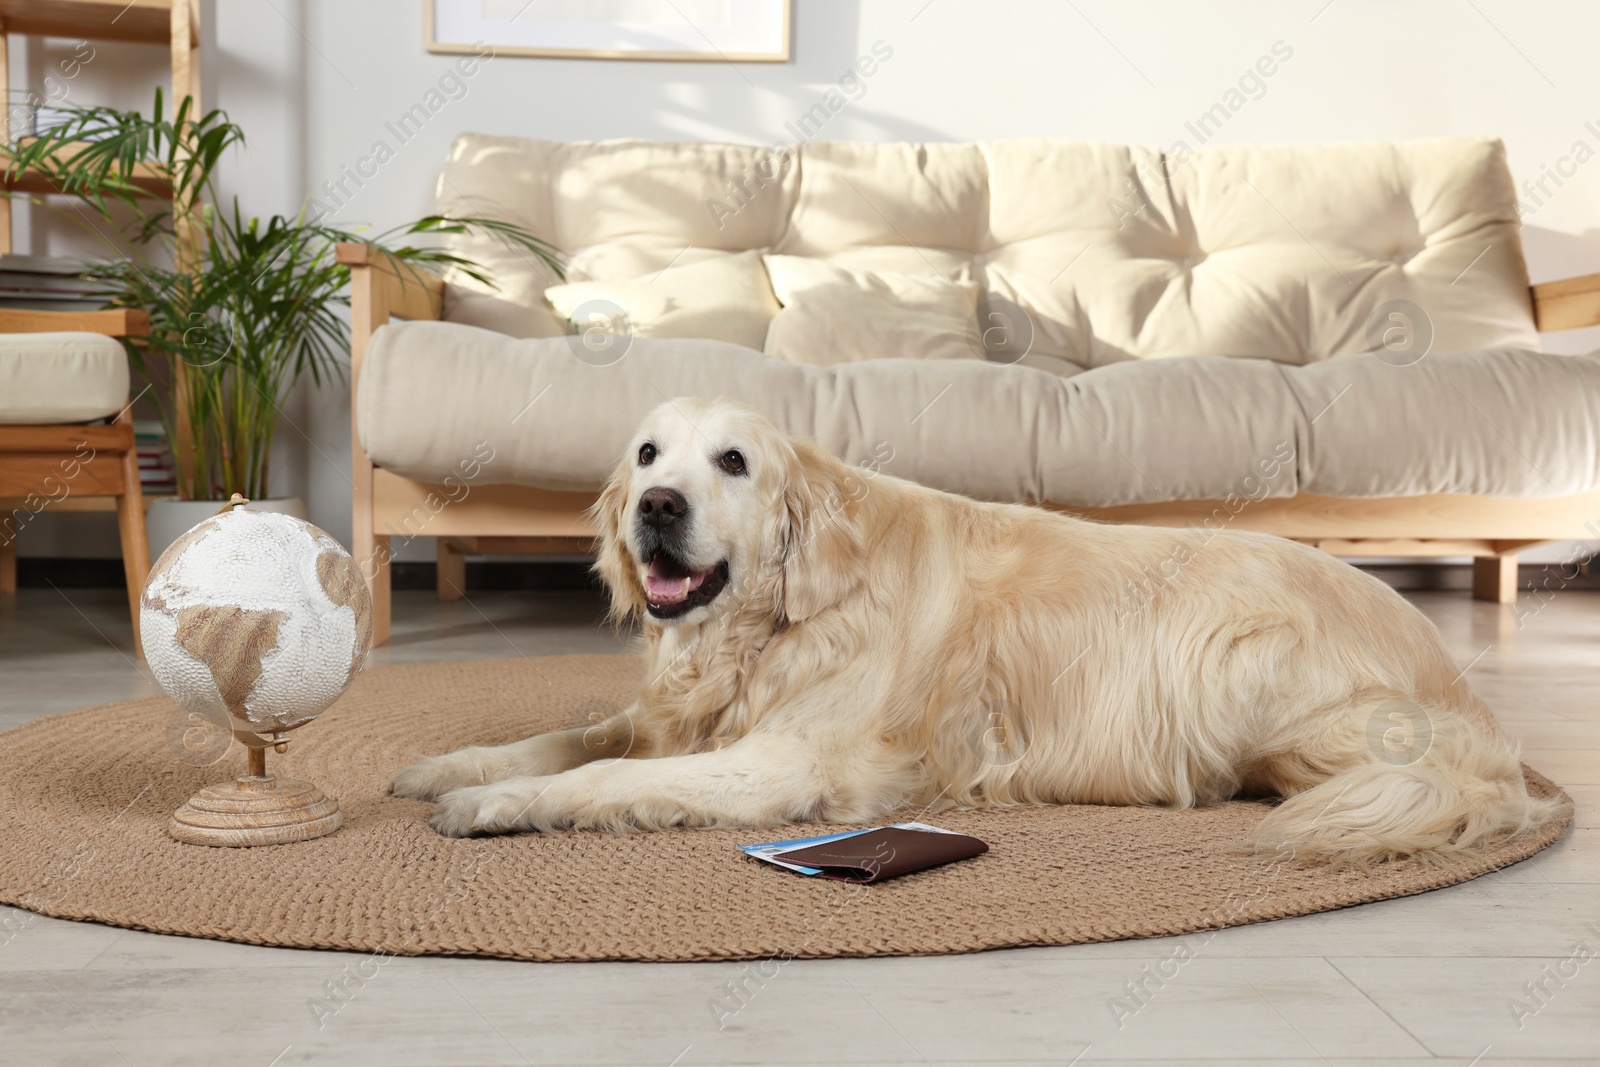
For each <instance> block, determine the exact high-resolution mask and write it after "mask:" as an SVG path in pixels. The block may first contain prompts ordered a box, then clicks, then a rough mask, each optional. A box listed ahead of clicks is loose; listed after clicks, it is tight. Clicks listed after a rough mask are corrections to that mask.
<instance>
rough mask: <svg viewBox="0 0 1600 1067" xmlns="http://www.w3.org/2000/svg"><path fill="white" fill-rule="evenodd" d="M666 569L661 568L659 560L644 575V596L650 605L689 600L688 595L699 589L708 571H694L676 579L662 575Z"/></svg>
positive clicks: (653, 562) (652, 563)
mask: <svg viewBox="0 0 1600 1067" xmlns="http://www.w3.org/2000/svg"><path fill="white" fill-rule="evenodd" d="M666 569H667V568H664V567H663V566H662V563H661V560H659V559H657V560H654V561H652V562H651V564H650V572H649V573H648V574H646V575H645V579H644V588H645V594H646V595H647V596H649V598H650V602H651V603H652V604H678V603H682V602H683V601H684V600H687V599H688V598H689V594H690V593H691V592H693V591H694V590H696V589H699V588H700V584H701V583H702V582H704V581H705V580H706V575H708V574H710V573H711V572H710V571H695V572H694V573H692V574H688V575H678V576H676V577H674V576H671V575H668V574H664V573H662V572H663V571H664V570H666Z"/></svg>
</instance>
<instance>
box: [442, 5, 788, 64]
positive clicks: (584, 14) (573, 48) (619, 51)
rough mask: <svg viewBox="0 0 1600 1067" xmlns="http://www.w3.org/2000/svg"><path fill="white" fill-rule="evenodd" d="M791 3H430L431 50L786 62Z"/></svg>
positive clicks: (558, 55)
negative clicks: (485, 50)
mask: <svg viewBox="0 0 1600 1067" xmlns="http://www.w3.org/2000/svg"><path fill="white" fill-rule="evenodd" d="M789 3H790V0H428V2H427V4H426V5H425V14H424V18H425V19H426V22H427V26H426V27H425V30H424V33H425V35H426V39H427V42H428V51H430V52H448V53H472V52H474V51H476V50H478V49H479V48H480V47H481V45H484V44H486V45H488V46H489V47H490V48H492V49H494V52H495V54H496V55H506V56H548V57H554V58H558V59H676V60H688V61H699V62H718V61H729V62H736V63H785V62H787V61H788V59H789Z"/></svg>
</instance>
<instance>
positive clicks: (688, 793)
mask: <svg viewBox="0 0 1600 1067" xmlns="http://www.w3.org/2000/svg"><path fill="white" fill-rule="evenodd" d="M647 441H648V442H651V443H653V444H654V445H655V447H656V448H657V449H658V450H659V456H658V458H656V459H655V461H654V462H653V463H652V464H650V465H649V466H640V465H639V463H638V459H637V454H638V449H639V446H640V445H641V444H642V443H644V442H647ZM729 449H738V450H739V451H741V452H742V453H743V454H744V456H745V457H746V460H747V464H748V472H747V473H746V474H744V475H741V476H733V475H729V474H728V473H726V472H725V471H724V470H722V469H720V468H719V467H718V465H717V462H716V460H717V457H718V456H720V455H722V454H723V453H724V452H726V451H727V450H729ZM657 486H665V487H668V488H673V489H676V490H678V491H679V492H681V493H683V494H684V497H685V498H686V499H687V500H688V502H689V508H690V512H689V515H688V519H687V521H688V524H689V529H690V530H691V531H692V536H691V540H690V542H689V544H690V545H691V546H692V553H691V554H692V557H693V558H692V560H691V562H692V563H693V565H694V566H695V567H696V568H700V567H710V566H713V565H714V564H716V563H717V562H718V561H720V560H726V561H727V562H728V565H729V571H730V581H729V584H728V586H727V588H725V589H724V590H723V592H722V593H721V595H720V596H718V598H717V599H716V600H715V601H713V602H712V603H711V604H710V605H708V606H706V607H703V608H697V609H695V610H694V611H692V612H691V613H690V614H688V615H687V616H685V617H683V618H682V619H679V620H675V621H668V622H663V621H659V620H655V619H652V618H650V617H649V616H648V615H647V614H646V613H645V611H644V608H645V596H644V591H643V582H642V576H643V573H644V570H645V564H644V563H643V562H641V560H640V559H639V558H638V553H637V551H636V545H637V543H638V542H637V539H636V538H637V530H636V527H635V525H634V515H635V509H636V508H637V505H638V501H639V497H640V494H641V493H643V492H644V491H645V490H646V489H648V488H651V487H657ZM595 515H596V518H597V520H598V523H599V525H600V528H601V538H600V557H599V562H598V563H597V565H596V569H597V570H598V572H599V573H600V575H601V577H602V578H603V579H604V580H605V582H606V584H607V585H608V586H609V587H610V589H611V593H612V597H613V602H614V610H615V612H616V614H617V615H618V616H619V618H623V619H641V620H642V626H643V633H644V657H645V661H646V673H647V680H646V682H645V684H644V687H643V690H642V692H641V693H640V695H639V700H638V703H637V704H635V705H634V706H633V707H631V708H629V709H628V710H627V711H625V712H623V713H622V714H620V715H619V716H617V717H616V718H615V719H613V720H610V721H609V722H608V723H607V724H606V726H605V728H604V729H601V730H596V729H592V728H591V729H590V730H588V731H587V732H586V731H584V730H583V729H581V728H579V729H575V730H570V731H565V732H560V733H554V734H546V735H541V736H539V737H534V738H530V739H528V740H526V741H521V742H518V743H516V744H514V745H507V746H504V747H501V748H491V749H479V748H473V749H464V750H462V751H460V752H456V753H453V754H451V755H448V756H443V757H439V758H436V759H430V760H425V761H423V762H421V763H418V764H416V765H414V766H412V767H409V768H406V769H405V770H403V771H401V772H400V774H399V775H398V776H397V777H396V778H395V780H394V784H393V787H392V788H393V790H394V792H396V793H397V794H400V795H403V796H415V797H422V798H425V799H435V798H437V800H438V806H437V809H436V812H435V815H434V818H433V825H434V827H435V828H436V829H437V830H439V831H440V832H441V833H445V834H452V835H465V834H469V833H483V832H491V833H494V832H505V831H514V830H558V829H567V828H583V827H593V828H601V829H607V830H622V829H631V828H657V827H666V826H678V825H689V826H746V827H768V826H776V825H779V824H782V823H787V822H796V821H833V822H840V823H862V822H870V821H876V820H881V819H882V818H884V817H885V816H886V815H888V813H890V812H896V811H902V810H904V809H907V808H911V809H913V810H916V809H933V810H937V809H939V808H946V807H985V806H996V805H1009V804H1040V803H1044V804H1064V803H1100V804H1145V805H1163V806H1169V807H1175V808H1182V807H1190V806H1193V805H1198V804H1208V803H1213V802H1216V801H1220V800H1223V799H1226V798H1229V797H1233V796H1237V795H1240V794H1248V795H1261V796H1281V797H1284V798H1287V799H1286V800H1285V801H1284V802H1283V803H1282V804H1281V805H1279V806H1277V807H1274V808H1271V809H1265V810H1266V814H1265V818H1264V819H1263V820H1262V822H1261V824H1260V826H1259V827H1258V829H1257V831H1256V833H1255V835H1254V837H1253V840H1252V841H1251V842H1249V844H1250V845H1251V846H1252V847H1255V848H1257V849H1260V850H1263V851H1275V852H1278V853H1280V854H1282V853H1285V852H1287V853H1290V854H1292V855H1294V856H1296V857H1299V858H1302V859H1311V860H1317V859H1330V860H1337V861H1344V862H1355V863H1366V862H1373V861H1378V860H1383V859H1387V858H1392V857H1402V856H1424V857H1439V856H1444V855H1447V854H1450V853H1455V852H1463V851H1470V850H1479V849H1483V848H1485V847H1487V846H1489V845H1490V844H1492V843H1494V842H1496V841H1498V840H1501V839H1504V838H1506V837H1508V836H1510V835H1514V834H1517V833H1521V832H1524V831H1527V830H1529V829H1531V828H1533V827H1536V826H1538V825H1540V824H1542V823H1544V822H1545V821H1547V820H1549V819H1551V818H1555V817H1557V816H1558V815H1559V813H1560V808H1559V806H1558V805H1556V804H1555V803H1553V802H1549V801H1544V800H1537V799H1533V798H1530V797H1529V796H1528V794H1527V792H1526V790H1525V788H1524V785H1523V780H1522V775H1521V771H1520V766H1519V762H1518V755H1517V749H1516V747H1515V746H1514V745H1513V744H1511V743H1510V742H1509V741H1508V740H1507V739H1506V737H1505V736H1504V734H1503V733H1502V732H1501V731H1500V729H1499V727H1498V726H1497V724H1496V723H1495V721H1494V719H1493V717H1492V716H1491V714H1490V713H1489V711H1488V709H1487V708H1486V707H1485V706H1484V705H1483V703H1482V702H1481V701H1480V700H1479V699H1478V698H1477V697H1476V696H1475V695H1474V694H1473V693H1472V692H1471V690H1470V689H1469V688H1468V686H1467V684H1466V682H1464V681H1463V680H1462V679H1461V677H1460V676H1459V674H1458V671H1457V668H1456V666H1455V664H1454V663H1452V662H1451V659H1450V657H1449V655H1448V654H1447V653H1446V652H1445V650H1444V648H1443V646H1442V644H1441V642H1440V638H1439V635H1438V632H1437V631H1436V630H1435V629H1434V627H1433V625H1432V624H1431V623H1429V622H1428V620H1427V619H1425V618H1424V617H1423V616H1422V615H1421V613H1419V612H1418V611H1416V610H1415V609H1414V608H1413V607H1411V606H1410V605H1409V604H1407V603H1406V601H1405V600H1403V599H1402V598H1401V597H1400V596H1399V595H1397V594H1396V593H1395V592H1393V591H1392V590H1390V589H1389V588H1388V587H1387V586H1385V585H1383V584H1382V583H1381V582H1379V581H1377V580H1376V579H1374V578H1371V577H1369V576H1367V575H1365V574H1362V573H1361V572H1359V571H1357V570H1355V569H1354V568H1352V567H1349V566H1347V565H1345V564H1343V563H1340V562H1338V561H1337V560H1335V559H1333V558H1332V557H1329V556H1327V555H1325V554H1323V553H1321V552H1318V551H1316V550H1313V549H1310V548H1307V547H1304V546H1302V545H1298V544H1295V543H1293V542H1290V541H1286V540H1281V539H1278V538H1273V537H1269V536H1265V535H1259V534H1249V533H1231V532H1216V531H1210V530H1204V529H1197V530H1178V529H1157V528H1149V527H1138V526H1110V525H1100V524H1095V523H1089V522H1083V521H1079V520H1077V519H1073V518H1069V517H1066V516H1063V515H1060V514H1055V513H1051V512H1048V511H1044V510H1041V509H1037V508H1032V507H1026V506H1020V505H1007V504H988V503H979V502H976V501H973V500H969V499H966V498H963V497H959V496H954V495H951V494H949V493H942V492H938V491H935V490H932V489H927V488H924V487H921V486H918V485H914V484H911V483H909V482H904V481H901V480H898V479H896V478H892V477H889V476H887V475H881V474H876V475H875V474H873V473H871V472H869V471H865V470H861V469H857V468H852V467H849V466H847V465H846V464H844V463H841V462H840V461H839V460H837V459H835V458H833V457H832V456H829V455H827V454H826V453H824V452H822V451H821V450H820V449H818V448H817V447H816V446H815V445H814V444H812V443H810V442H808V441H805V440H800V439H793V438H788V437H785V436H783V435H782V434H780V433H779V432H778V431H777V430H776V429H775V428H774V427H773V426H772V425H771V424H770V423H768V422H767V421H766V420H765V419H763V418H761V417H760V416H759V415H756V414H755V413H754V412H751V411H749V410H748V409H746V408H743V407H741V406H739V405H736V404H732V403H729V402H726V401H699V400H688V399H681V400H675V401H672V402H670V403H668V404H664V405H662V406H661V407H660V408H658V409H657V410H656V411H655V412H654V413H652V414H651V415H650V416H649V417H648V418H647V419H646V420H645V422H644V425H643V426H642V427H641V429H640V432H639V435H638V437H637V439H636V440H635V442H634V443H633V445H632V446H631V447H630V449H629V452H628V454H627V455H626V457H625V458H624V460H623V462H622V463H621V464H620V465H619V466H618V467H617V469H616V473H615V475H614V476H613V477H612V479H611V481H610V483H609V484H608V485H607V486H606V488H605V491H604V493H603V494H602V496H601V498H600V500H599V502H598V504H597V505H596V510H595Z"/></svg>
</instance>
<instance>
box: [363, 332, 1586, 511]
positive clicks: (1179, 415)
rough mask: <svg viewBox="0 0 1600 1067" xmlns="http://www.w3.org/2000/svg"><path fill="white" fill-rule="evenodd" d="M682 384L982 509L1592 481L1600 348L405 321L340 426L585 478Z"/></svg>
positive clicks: (388, 337) (525, 471) (457, 458)
mask: <svg viewBox="0 0 1600 1067" xmlns="http://www.w3.org/2000/svg"><path fill="white" fill-rule="evenodd" d="M584 355H585V357H586V356H587V354H584ZM685 395H692V396H728V397H732V398H734V399H737V400H742V401H744V402H745V403H748V404H750V405H751V406H752V407H754V408H756V409H757V410H759V411H761V412H762V413H763V414H765V415H767V416H768V417H769V418H771V419H772V420H773V421H774V422H775V423H776V424H777V425H778V426H780V427H782V428H783V429H785V430H788V431H789V432H791V433H799V434H804V435H807V436H810V437H814V438H816V439H817V440H818V441H819V442H820V443H821V444H822V445H823V446H824V447H826V448H828V449H829V450H831V451H833V452H834V453H835V454H837V455H839V456H841V457H843V458H844V459H846V460H847V461H849V462H851V463H856V464H861V465H863V466H866V467H868V468H870V469H872V470H881V471H883V472H884V473H887V474H891V475H896V476H900V477H904V478H908V479H911V480H913V481H916V482H920V483H922V484H925V485H931V486H934V487H936V488H940V489H946V490H950V491H953V492H958V493H964V494H966V495H969V496H973V497H977V498H981V499H989V500H1009V501H1041V502H1050V503H1056V504H1063V505H1077V506H1083V507H1111V506H1116V505H1121V504H1136V503H1153V502H1158V501H1165V500H1195V499H1226V498H1227V497H1229V496H1233V497H1236V498H1241V499H1262V498H1266V497H1288V496H1293V495H1295V494H1296V493H1300V492H1309V493H1319V494H1324V495H1330V496H1357V497H1382V496H1413V495H1420V494H1427V493H1469V494H1479V495H1485V496H1508V497H1515V496H1558V495H1562V494H1566V493H1576V492H1584V491H1588V490H1591V489H1595V488H1600V441H1597V440H1596V437H1597V428H1600V359H1595V358H1592V357H1587V356H1553V355H1544V354H1541V353H1537V352H1530V351H1526V350H1521V349H1492V350H1484V351H1476V352H1464V353H1457V354H1448V353H1432V354H1429V355H1428V356H1427V357H1426V358H1424V359H1422V360H1421V361H1419V362H1417V363H1414V364H1412V365H1410V366H1394V365H1391V364H1389V363H1385V362H1382V361H1380V360H1379V359H1378V358H1377V357H1375V356H1371V355H1357V356H1345V357H1340V358H1338V359H1333V360H1326V361H1322V362H1320V363H1316V364H1313V365H1310V366H1306V367H1294V366H1285V365H1282V364H1279V363H1275V362H1272V361H1269V360H1257V359H1229V358H1223V357H1196V358H1188V359H1170V360H1141V361H1130V362H1124V363H1116V364H1112V365H1109V366H1105V367H1100V368H1097V369H1094V370H1089V371H1084V372H1082V373H1079V374H1076V375H1074V376H1072V377H1062V376H1060V375H1057V374H1052V373H1049V372H1047V371H1042V370H1038V369H1035V368H1031V367H1025V366H1002V365H998V364H993V363H987V362H984V361H980V360H867V361H864V362H859V363H848V364H841V365H838V366H832V367H818V366H810V365H802V364H794V363H787V362H783V361H779V360H774V359H770V358H767V357H765V356H762V355H761V354H760V353H757V352H753V351H750V350H748V349H744V348H740V347H738V346H735V345H729V344H722V343H718V342H711V341H691V340H651V339H647V338H635V339H634V340H633V342H632V344H631V345H630V346H629V347H628V348H627V349H626V350H625V351H624V352H622V354H621V355H620V357H616V358H614V361H612V362H608V363H606V364H605V365H599V364H598V362H597V361H594V360H593V359H592V358H580V354H579V351H575V349H574V347H573V345H572V344H571V343H570V342H569V339H566V338H550V339H544V340H520V341H519V340H513V339H511V338H507V337H503V336H498V335H495V334H492V333H489V332H487V331H483V330H477V329H474V328H472V327H467V326H460V325H457V324H453V323H432V322H412V323H395V324H391V325H389V326H386V327H384V328H383V329H381V330H379V331H378V333H377V334H376V335H375V336H374V338H373V342H372V346H371V347H370V348H369V350H368V352H367V356H366V360H365V362H364V364H363V367H362V373H361V385H360V393H359V396H358V398H357V416H358V420H359V423H360V432H361V443H362V447H363V448H364V449H365V450H366V453H367V455H368V456H370V457H371V458H372V460H373V461H374V462H375V463H377V464H378V465H379V466H380V467H385V468H387V469H389V470H392V471H394V472H395V473H397V474H401V475H404V476H407V477H411V478H417V479H421V480H426V481H443V480H444V479H445V478H446V477H447V476H451V475H454V476H455V477H456V478H457V479H459V478H460V476H461V475H460V471H461V470H463V469H468V468H470V467H471V466H472V461H473V460H474V459H477V460H479V461H483V462H482V463H481V467H482V470H481V472H479V473H478V474H477V475H476V477H477V478H478V479H479V480H480V481H483V482H484V483H485V484H488V483H497V482H509V483H516V484H524V485H532V486H539V487H543V488H549V489H578V490H592V489H596V488H598V487H599V486H600V485H601V484H602V482H603V481H604V479H605V478H606V477H607V475H608V474H609V473H610V471H611V469H612V467H613V466H614V465H615V464H616V463H617V461H618V459H619V457H620V456H621V454H622V451H623V449H624V448H625V447H626V445H627V442H628V439H629V437H630V436H631V435H632V433H633V431H634V430H635V428H636V427H637V425H638V423H639V420H640V419H641V417H642V416H643V415H644V414H645V412H647V411H648V410H650V409H651V408H653V407H655V406H656V405H657V404H659V403H661V402H662V400H663V399H664V398H668V397H675V396H685ZM485 456H492V458H489V459H487V460H484V457H485Z"/></svg>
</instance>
